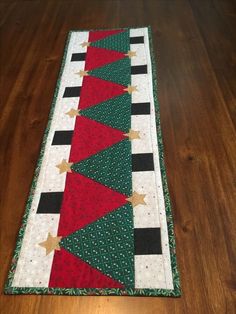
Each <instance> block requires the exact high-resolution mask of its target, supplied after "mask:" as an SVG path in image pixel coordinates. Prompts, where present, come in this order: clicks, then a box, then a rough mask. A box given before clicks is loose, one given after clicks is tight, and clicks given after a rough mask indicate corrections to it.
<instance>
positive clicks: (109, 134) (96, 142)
mask: <svg viewBox="0 0 236 314" xmlns="http://www.w3.org/2000/svg"><path fill="white" fill-rule="evenodd" d="M123 139H124V133H123V132H122V131H120V130H118V129H114V128H112V127H110V126H108V125H105V124H102V123H100V122H97V121H94V120H92V119H89V118H87V117H83V116H78V117H77V118H76V123H75V128H74V132H73V137H72V143H71V151H70V162H79V161H81V160H82V159H85V158H88V157H89V156H91V155H94V154H96V153H98V152H99V151H101V150H103V149H105V148H107V147H109V146H111V145H113V144H116V143H118V142H120V141H122V140H123Z"/></svg>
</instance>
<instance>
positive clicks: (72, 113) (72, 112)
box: [66, 108, 80, 118]
mask: <svg viewBox="0 0 236 314" xmlns="http://www.w3.org/2000/svg"><path fill="white" fill-rule="evenodd" d="M79 112H80V110H79V109H74V108H71V109H70V111H68V112H66V114H67V115H68V116H69V117H70V118H74V117H76V116H79V115H80V114H79Z"/></svg>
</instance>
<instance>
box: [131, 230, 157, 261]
mask: <svg viewBox="0 0 236 314" xmlns="http://www.w3.org/2000/svg"><path fill="white" fill-rule="evenodd" d="M134 251H135V255H149V254H162V249H161V232H160V228H138V229H134Z"/></svg>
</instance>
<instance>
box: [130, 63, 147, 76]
mask: <svg viewBox="0 0 236 314" xmlns="http://www.w3.org/2000/svg"><path fill="white" fill-rule="evenodd" d="M146 73H147V66H146V65H133V66H132V67H131V75H135V74H146Z"/></svg>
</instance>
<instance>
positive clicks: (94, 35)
mask: <svg viewBox="0 0 236 314" xmlns="http://www.w3.org/2000/svg"><path fill="white" fill-rule="evenodd" d="M123 31H124V29H112V30H104V31H103V30H101V31H90V32H89V42H91V41H96V40H100V39H103V38H105V37H108V36H111V35H115V34H118V33H120V32H123Z"/></svg>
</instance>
